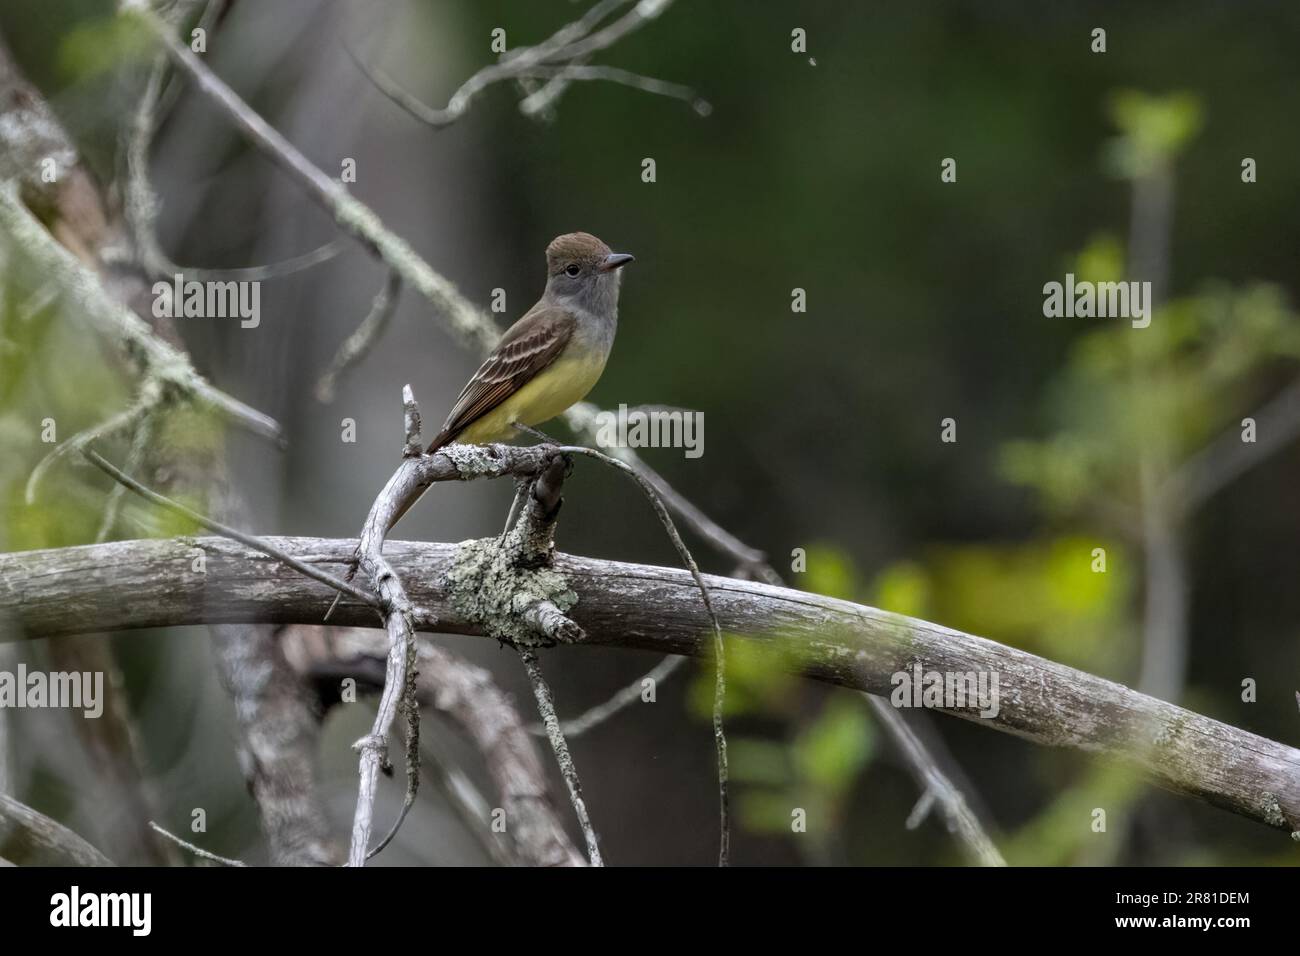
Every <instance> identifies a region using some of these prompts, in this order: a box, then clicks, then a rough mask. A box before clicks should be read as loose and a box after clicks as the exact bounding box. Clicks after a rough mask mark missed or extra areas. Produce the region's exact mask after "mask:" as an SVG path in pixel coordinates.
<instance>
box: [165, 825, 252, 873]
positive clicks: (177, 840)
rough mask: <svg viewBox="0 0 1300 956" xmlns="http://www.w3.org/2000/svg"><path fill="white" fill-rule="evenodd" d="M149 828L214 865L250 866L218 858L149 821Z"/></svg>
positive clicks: (227, 858) (224, 857)
mask: <svg viewBox="0 0 1300 956" xmlns="http://www.w3.org/2000/svg"><path fill="white" fill-rule="evenodd" d="M149 826H150V827H152V828H153V831H154V832H155V833H159V834H161V835H163V836H165V837H166V838H167V839H169V840H171V841H172V842H173V843H175V844H176V845H177V846H182V847H184V848H185V849H187V850H189V851H190V852H191V853H193V854H194V855H195V856H197V857H200V858H202V859H204V860H211V861H212V862H213V863H220V864H221V865H222V866H248V864H247V863H245V862H243V861H242V860H232V859H231V858H230V857H228V856H217V854H215V853H211V852H209V851H207V850H205V849H203V847H201V846H195V845H194V844H193V843H190V842H189V841H187V840H182V839H181V838H180V837H178V836H177V835H176V834H174V833H169V832H168V831H166V830H164V829H163V828H162V827H160V826H159V825H158V824H156V823H154V822H153V821H152V820H150V821H149Z"/></svg>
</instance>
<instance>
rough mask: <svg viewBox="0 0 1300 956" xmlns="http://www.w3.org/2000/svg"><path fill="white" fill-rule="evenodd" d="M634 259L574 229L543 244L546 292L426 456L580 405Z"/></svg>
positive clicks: (505, 339) (613, 326)
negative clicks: (624, 276)
mask: <svg viewBox="0 0 1300 956" xmlns="http://www.w3.org/2000/svg"><path fill="white" fill-rule="evenodd" d="M632 261H633V257H632V256H630V255H627V254H626V253H622V252H611V251H610V248H609V246H607V245H605V244H604V243H603V242H601V241H600V240H599V239H597V238H596V237H595V236H593V235H591V234H589V233H586V232H571V233H568V234H567V235H563V236H557V237H556V238H555V239H553V240H552V241H551V244H550V245H549V246H547V247H546V289H545V291H543V292H542V297H541V298H540V299H538V300H537V304H536V305H534V306H533V307H532V308H531V309H529V310H528V311H527V312H526V313H525V314H524V316H523V318H521V319H520V320H519V321H518V322H516V323H515V324H514V325H512V326H511V327H510V329H509V330H508V331H507V332H506V334H505V335H503V336H502V337H501V341H500V342H498V343H497V347H496V348H494V349H493V350H492V354H491V355H489V356H488V357H487V360H486V361H484V363H483V364H482V365H480V366H479V369H478V371H477V372H475V373H474V376H473V377H472V378H471V379H470V380H469V383H468V384H467V385H466V386H465V388H464V389H462V391H461V393H460V397H459V398H458V399H456V404H455V405H454V406H453V407H452V410H451V414H450V415H448V416H447V421H446V423H445V424H444V425H443V426H442V431H440V432H439V433H438V436H437V437H436V438H434V440H433V441H432V442H431V443H430V444H429V448H428V454H433V453H434V452H435V451H437V450H438V449H439V448H441V447H442V446H443V445H446V444H448V443H450V442H453V441H460V442H471V443H475V444H482V443H485V442H491V441H500V440H503V439H508V438H513V437H514V436H515V435H516V434H517V433H518V429H516V428H515V427H514V425H515V424H516V423H520V424H524V425H537V424H540V423H542V422H544V421H546V420H547V419H549V418H554V417H555V416H556V415H558V414H560V413H561V412H563V411H564V410H565V409H567V408H568V407H569V406H570V405H572V404H574V403H575V402H579V401H581V400H582V399H583V398H584V397H586V395H587V393H588V392H589V391H591V388H592V386H593V385H595V384H596V381H597V380H598V379H599V378H600V374H601V372H603V371H604V370H605V361H606V360H607V359H608V358H609V353H610V349H612V348H613V346H614V332H615V331H616V330H617V328H618V287H619V280H620V270H621V269H622V267H623V266H625V265H627V264H628V263H629V262H632Z"/></svg>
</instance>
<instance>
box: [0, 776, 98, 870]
mask: <svg viewBox="0 0 1300 956" xmlns="http://www.w3.org/2000/svg"><path fill="white" fill-rule="evenodd" d="M0 833H3V834H4V835H5V838H6V842H8V843H9V844H10V845H11V846H12V847H15V848H16V849H17V850H18V851H19V853H21V854H23V855H26V854H27V853H32V854H35V855H37V856H38V857H48V858H49V859H48V863H47V865H58V866H112V865H113V862H112V861H111V860H109V858H108V857H106V856H104V854H102V853H100V852H99V851H98V850H96V849H95V848H94V847H93V846H91V845H90V844H89V843H87V842H86V841H85V840H83V839H82V838H81V837H79V836H78V835H77V834H75V833H73V832H72V831H71V830H69V829H68V828H67V827H65V826H64V825H63V824H61V823H56V822H55V821H54V820H51V819H50V818H49V817H47V816H45V814H43V813H38V812H37V811H35V810H33V809H32V808H31V807H29V806H27V805H26V804H23V803H19V802H18V801H17V800H15V799H14V798H13V797H11V796H9V795H8V794H4V793H0ZM10 852H13V851H12V850H11V851H10ZM15 855H17V854H15Z"/></svg>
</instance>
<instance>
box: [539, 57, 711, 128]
mask: <svg viewBox="0 0 1300 956" xmlns="http://www.w3.org/2000/svg"><path fill="white" fill-rule="evenodd" d="M520 75H521V76H525V77H530V78H534V79H544V80H547V81H548V82H547V83H546V85H545V86H543V87H542V88H541V89H539V90H537V91H536V92H535V93H530V94H529V95H528V96H526V97H524V99H523V100H521V101H520V103H519V109H520V110H522V111H523V113H524V115H525V116H535V115H537V114H538V113H541V112H543V111H544V110H547V109H549V108H550V107H551V106H553V105H554V103H555V100H556V98H557V96H558V93H559V91H560V90H562V89H563V87H564V84H566V83H570V82H573V81H575V80H577V81H586V80H604V81H606V82H609V83H618V84H621V85H622V86H630V87H632V88H633V89H636V90H641V91H642V92H644V93H653V94H655V95H656V96H666V97H668V98H669V99H674V100H681V101H682V102H684V103H689V104H690V107H691V109H693V110H694V111H695V112H696V114H697V115H699V116H708V115H709V114H710V113H712V112H713V107H712V105H710V103H709V101H708V100H706V99H704V98H702V97H701V96H700V95H699V94H697V93H696V92H695V90H693V89H691V87H689V86H685V85H683V84H681V83H669V82H667V81H666V80H659V79H655V78H654V77H653V76H642V75H641V74H640V73H633V72H631V71H630V70H623V69H619V68H618V67H616V66H587V65H584V64H570V65H567V66H535V67H531V68H530V69H527V70H525V71H523V72H522V73H521V74H520Z"/></svg>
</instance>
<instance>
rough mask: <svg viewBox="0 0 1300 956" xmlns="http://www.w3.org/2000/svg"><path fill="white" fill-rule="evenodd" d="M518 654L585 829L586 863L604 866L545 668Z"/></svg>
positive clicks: (532, 655) (524, 652)
mask: <svg viewBox="0 0 1300 956" xmlns="http://www.w3.org/2000/svg"><path fill="white" fill-rule="evenodd" d="M517 650H518V651H519V659H520V660H521V661H523V664H524V670H526V671H527V672H528V680H529V681H530V682H531V683H532V685H533V696H534V697H536V698H537V709H538V710H539V711H540V712H541V715H542V724H543V726H545V727H546V736H547V738H548V739H549V740H550V742H551V749H552V750H554V751H555V759H556V761H557V762H558V763H559V765H560V775H561V776H562V777H564V784H565V786H566V787H568V788H569V800H570V801H571V802H572V803H573V812H574V813H575V814H576V815H577V817H578V826H580V827H581V828H582V835H583V838H584V839H585V840H586V841H587V859H588V860H590V861H591V865H592V866H604V865H605V861H604V859H603V858H602V857H601V855H600V844H599V842H598V841H597V840H596V831H595V829H594V828H593V827H592V825H591V818H590V817H589V816H588V815H587V803H586V801H585V800H583V799H582V784H581V782H579V780H578V770H577V768H576V767H575V766H574V763H573V757H572V756H571V755H570V754H569V745H568V744H567V743H566V742H565V740H564V734H562V733H561V732H560V721H559V718H557V717H556V716H555V701H554V699H553V698H552V697H551V688H550V687H549V686H548V685H547V683H546V678H545V677H543V676H542V668H541V666H540V665H539V664H538V663H537V653H536V652H535V651H533V650H532V649H530V648H527V647H520V648H517Z"/></svg>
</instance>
